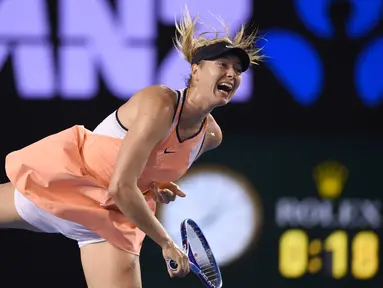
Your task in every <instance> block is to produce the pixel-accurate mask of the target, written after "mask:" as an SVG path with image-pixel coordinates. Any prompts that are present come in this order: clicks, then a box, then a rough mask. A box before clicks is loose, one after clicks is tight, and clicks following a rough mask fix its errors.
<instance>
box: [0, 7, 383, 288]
mask: <svg viewBox="0 0 383 288" xmlns="http://www.w3.org/2000/svg"><path fill="white" fill-rule="evenodd" d="M307 1H308V2H309V0H307ZM323 1H324V0H323ZM364 1H366V2H368V1H372V0H364ZM313 2H317V1H313ZM330 2H332V3H331V4H330V5H329V6H328V15H329V16H328V17H329V18H330V19H331V23H332V25H334V26H333V28H334V31H335V35H334V36H333V37H330V38H324V37H320V36H318V35H317V34H315V33H313V31H312V30H310V29H307V27H306V26H305V25H303V23H302V21H301V20H300V19H299V17H297V12H296V10H295V8H294V1H292V0H288V1H285V0H263V1H254V5H253V17H252V22H254V23H256V24H257V26H259V29H260V33H261V35H264V37H265V38H266V39H267V33H268V31H270V30H271V29H274V28H284V29H289V30H290V31H294V32H295V33H298V34H300V35H301V36H303V37H305V38H306V39H307V40H308V41H309V42H310V43H311V45H312V46H313V47H315V49H316V50H317V52H318V53H319V55H320V57H321V61H322V62H323V65H324V67H325V71H324V86H323V91H322V93H321V95H320V97H319V99H318V100H317V101H316V102H315V103H314V104H312V105H311V106H304V105H302V104H300V103H298V102H297V101H294V97H292V95H291V93H289V92H288V90H287V89H286V87H284V86H283V84H282V82H281V81H279V79H278V77H277V76H276V74H275V73H273V72H272V70H271V69H269V61H272V59H266V62H265V63H262V64H261V65H260V66H258V67H255V68H254V83H255V85H254V86H255V92H254V95H253V96H252V98H251V100H250V101H249V102H248V103H241V104H239V103H234V104H229V105H227V106H226V107H222V108H219V109H217V110H216V111H214V112H213V115H214V117H215V118H216V120H217V122H218V123H219V124H220V125H221V127H222V130H223V132H224V142H223V144H222V146H221V147H220V148H219V149H218V150H217V151H213V152H211V153H208V154H207V155H205V156H203V157H202V158H201V159H200V160H199V161H198V163H196V165H201V164H204V163H209V164H211V163H213V164H219V165H222V166H226V167H229V168H231V169H233V170H235V171H237V172H239V173H241V174H242V175H244V176H245V177H246V178H247V179H248V180H249V181H250V182H251V183H252V184H253V185H254V186H255V187H256V189H257V191H258V192H259V197H260V199H261V203H262V207H263V217H262V219H263V228H262V231H261V234H260V237H259V239H258V241H257V243H255V244H254V245H255V247H254V249H252V250H251V252H249V253H248V254H247V255H246V256H244V257H243V258H242V259H241V260H240V261H238V262H236V263H235V264H233V265H229V266H226V267H222V273H223V277H224V283H225V286H224V287H253V286H257V287H268V286H269V287H270V285H273V286H275V287H277V286H278V287H307V286H308V285H310V286H312V287H322V286H323V285H328V287H360V286H362V287H381V286H382V285H383V276H382V272H383V271H382V270H381V269H380V272H379V273H378V274H377V275H376V276H375V277H374V278H373V279H371V280H366V281H358V280H355V279H353V277H352V276H350V275H349V276H347V277H345V278H344V279H342V280H335V279H331V277H328V276H325V275H322V274H318V275H307V276H304V277H302V278H300V279H295V280H288V279H284V278H283V277H282V276H281V275H280V273H279V271H278V243H279V242H278V241H279V237H280V235H281V234H282V232H283V231H284V229H282V228H279V227H277V225H276V224H275V219H274V218H275V217H274V214H275V203H276V201H277V200H278V199H279V198H281V197H288V196H295V197H298V198H304V197H316V188H315V183H314V181H313V179H312V171H313V167H314V166H315V165H317V164H319V163H320V162H323V161H326V160H329V159H332V160H336V161H339V162H340V163H342V164H343V165H345V166H346V167H347V169H348V171H349V178H348V181H347V182H346V185H345V187H344V191H343V193H342V197H357V198H366V199H378V200H380V199H381V194H382V192H383V184H382V183H381V180H380V179H381V173H382V161H383V153H382V147H383V133H382V124H383V105H382V104H381V103H380V104H379V103H378V104H377V105H375V106H374V107H370V106H368V105H366V104H365V103H363V101H361V98H360V96H359V95H358V92H357V90H356V88H355V81H354V76H353V75H354V64H355V61H354V60H355V59H356V57H357V55H358V53H359V52H360V51H361V50H362V48H363V47H365V46H366V45H367V44H368V43H370V42H371V41H372V40H374V39H377V38H378V37H382V36H383V21H381V20H382V19H380V22H379V23H378V24H377V25H375V26H374V27H373V29H370V30H369V31H368V33H367V32H366V33H365V34H364V35H362V36H361V37H358V38H352V39H351V37H349V36H348V35H347V33H345V28H344V27H345V23H346V21H347V20H348V19H350V18H349V17H351V16H352V11H353V10H352V9H353V7H354V6H352V5H351V4H350V3H351V2H352V1H350V2H349V1H330ZM356 2H357V1H356ZM158 3H160V2H158ZM230 3H231V2H230ZM48 4H49V5H48V6H49V9H50V11H49V12H50V14H49V15H50V23H51V25H52V27H53V31H55V29H57V15H58V11H57V1H49V2H48ZM111 5H113V2H111ZM159 5H160V4H159ZM223 5H224V4H223ZM230 5H235V4H233V3H231V4H230ZM0 7H1V1H0ZM380 15H383V11H381V13H380ZM20 21H22V20H20ZM158 25H159V27H158V28H159V34H158V37H157V39H156V43H157V46H158V56H159V59H160V61H161V59H162V58H163V57H164V56H165V55H166V53H168V52H169V49H170V48H171V46H170V45H169V43H171V37H172V35H173V34H174V27H168V26H164V25H162V24H161V23H160V22H158ZM52 41H53V43H54V44H55V45H56V46H59V45H60V39H59V38H58V37H57V35H55V33H53V35H52ZM270 45H271V44H270ZM281 49H284V47H281ZM265 51H266V52H267V49H265ZM290 52H291V57H296V58H297V61H302V59H299V55H294V53H293V51H290ZM381 55H382V57H383V48H382V53H381ZM271 56H272V55H271ZM377 62H379V61H377ZM380 63H382V60H380ZM14 65H15V64H14V63H13V61H12V57H9V59H8V61H7V62H6V63H5V65H3V67H0V95H1V97H0V121H1V123H2V125H1V127H2V134H1V142H0V147H1V149H0V151H1V156H2V157H3V158H4V157H5V156H6V154H7V153H9V152H11V151H12V150H15V149H19V148H21V147H23V146H25V145H27V144H30V143H32V142H33V141H36V140H38V139H40V138H42V137H44V136H47V135H48V134H50V133H54V132H57V131H59V130H60V129H63V128H67V127H69V126H71V125H74V124H82V125H85V126H86V127H87V128H89V129H93V128H94V127H95V126H96V125H97V124H98V123H99V122H100V121H101V120H102V119H103V118H104V117H105V116H107V115H109V114H110V113H111V112H112V111H113V110H114V109H116V108H117V107H118V106H119V105H120V104H121V103H122V100H119V99H117V98H116V97H114V95H112V94H111V93H110V92H109V90H108V87H106V85H105V83H104V81H103V79H102V78H101V77H100V90H99V93H98V94H97V97H95V98H94V99H92V100H87V101H69V100H62V99H60V97H59V95H57V98H55V99H51V100H46V101H41V100H40V101H38V100H29V101H27V100H22V99H20V97H19V95H18V93H17V92H16V88H15V79H14V76H13V75H14V74H13V67H14ZM38 71H39V67H36V73H38ZM376 71H377V72H379V69H376ZM291 73H294V71H293V70H292V71H291ZM306 73H310V71H307V72H306ZM371 75H372V77H374V78H375V79H376V78H377V79H378V80H377V81H383V74H379V73H378V74H376V73H375V74H374V73H371ZM379 79H380V80H379ZM173 88H180V87H173ZM381 93H382V94H381V95H382V99H383V91H382V92H381ZM1 175H2V180H3V181H6V175H5V172H4V169H2V172H1ZM377 230H378V233H380V235H381V228H380V229H377ZM307 232H308V233H309V234H310V235H312V237H319V238H325V237H327V235H328V234H329V232H330V231H326V230H322V229H319V228H315V229H312V230H308V231H307ZM347 232H348V233H350V235H354V234H355V233H356V232H357V231H355V230H350V231H347ZM233 241H235V239H233ZM381 247H382V246H381ZM0 255H1V257H0V275H1V278H0V279H1V280H2V281H3V283H2V284H1V287H27V286H32V285H36V286H37V285H38V286H39V287H52V286H54V287H84V286H85V283H84V280H83V275H82V270H81V265H80V261H79V260H80V259H79V250H78V249H77V244H76V243H74V242H72V241H71V240H68V239H65V238H63V237H61V236H56V235H37V234H33V233H29V232H23V231H1V232H0ZM380 257H381V258H380V259H382V260H383V258H382V252H380ZM141 259H142V260H141V261H142V277H143V284H144V287H200V286H198V285H199V284H198V282H197V281H196V280H195V278H194V277H193V276H192V275H190V276H188V277H187V279H176V280H169V279H168V276H167V273H166V269H165V266H164V265H163V262H162V261H163V260H162V257H161V253H160V249H159V248H158V247H156V246H155V245H154V244H153V242H152V241H151V240H150V239H146V240H145V244H144V248H143V250H142V258H141Z"/></svg>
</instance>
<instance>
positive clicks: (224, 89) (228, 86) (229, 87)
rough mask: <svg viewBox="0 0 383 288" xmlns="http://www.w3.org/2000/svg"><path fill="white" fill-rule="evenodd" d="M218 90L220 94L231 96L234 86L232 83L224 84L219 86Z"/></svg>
mask: <svg viewBox="0 0 383 288" xmlns="http://www.w3.org/2000/svg"><path fill="white" fill-rule="evenodd" d="M217 89H218V91H219V92H221V93H223V94H225V95H229V94H230V92H231V91H233V85H232V84H230V83H226V82H223V83H219V84H218V85H217Z"/></svg>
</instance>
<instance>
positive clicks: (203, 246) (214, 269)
mask: <svg viewBox="0 0 383 288" xmlns="http://www.w3.org/2000/svg"><path fill="white" fill-rule="evenodd" d="M181 238H182V246H183V248H184V250H185V253H186V254H187V255H188V257H189V264H190V270H191V271H193V273H194V274H195V275H197V277H198V278H199V279H200V280H201V281H202V283H203V284H204V285H205V287H208V288H221V287H222V276H221V271H220V270H219V267H218V264H217V262H216V261H215V258H214V255H213V253H212V251H211V249H210V246H209V244H208V242H207V240H206V238H205V236H204V235H203V233H202V231H201V229H200V228H199V227H198V225H197V224H196V223H195V222H194V221H193V220H191V219H185V220H184V221H182V223H181ZM168 266H169V268H170V269H172V270H176V269H177V263H175V262H174V261H173V260H169V261H168Z"/></svg>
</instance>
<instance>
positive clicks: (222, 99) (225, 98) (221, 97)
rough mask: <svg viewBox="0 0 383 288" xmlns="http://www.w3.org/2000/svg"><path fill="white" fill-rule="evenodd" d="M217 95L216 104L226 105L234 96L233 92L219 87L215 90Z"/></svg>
mask: <svg viewBox="0 0 383 288" xmlns="http://www.w3.org/2000/svg"><path fill="white" fill-rule="evenodd" d="M215 96H216V101H217V103H216V106H224V105H226V104H227V103H229V102H230V100H231V98H232V97H233V92H224V91H220V90H218V89H217V90H216V91H215Z"/></svg>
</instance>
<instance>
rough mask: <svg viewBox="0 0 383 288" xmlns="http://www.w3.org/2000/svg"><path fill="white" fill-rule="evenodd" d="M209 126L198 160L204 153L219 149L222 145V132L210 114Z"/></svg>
mask: <svg viewBox="0 0 383 288" xmlns="http://www.w3.org/2000/svg"><path fill="white" fill-rule="evenodd" d="M208 118H209V119H208V126H207V128H206V135H205V139H204V141H203V144H202V147H201V150H200V152H199V153H198V155H197V157H196V160H197V158H198V157H200V156H201V155H202V154H203V153H205V152H207V151H209V150H213V149H215V148H217V147H218V146H219V145H221V143H222V130H221V128H220V127H219V125H218V124H217V122H216V121H215V119H214V117H213V116H212V115H211V114H209V116H208Z"/></svg>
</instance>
